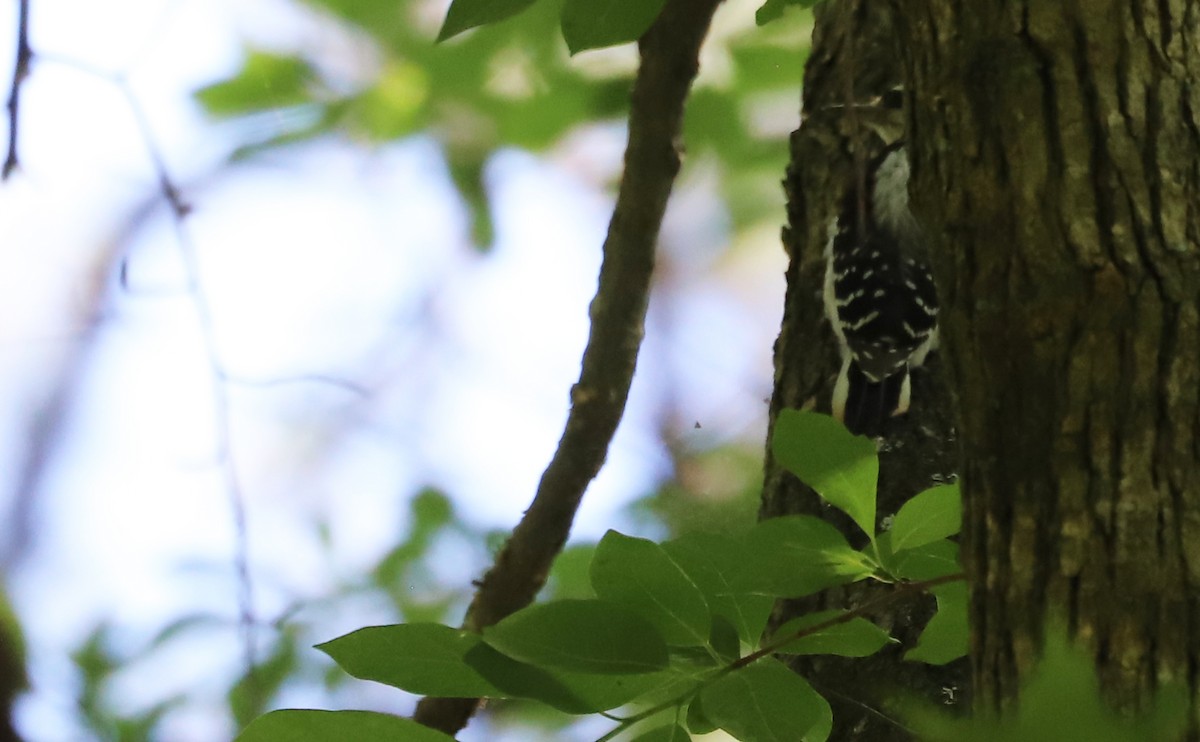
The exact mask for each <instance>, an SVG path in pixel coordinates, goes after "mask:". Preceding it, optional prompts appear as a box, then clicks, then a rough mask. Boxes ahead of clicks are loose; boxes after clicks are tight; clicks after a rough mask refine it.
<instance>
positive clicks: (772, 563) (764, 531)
mask: <svg viewBox="0 0 1200 742" xmlns="http://www.w3.org/2000/svg"><path fill="white" fill-rule="evenodd" d="M745 543H746V548H747V551H748V552H749V554H750V555H751V564H753V567H754V572H753V575H752V576H751V577H750V578H749V579H751V580H752V582H753V584H754V586H755V589H756V590H758V591H760V592H763V593H765V594H769V595H775V596H777V597H801V596H804V595H811V594H812V593H815V592H817V591H819V590H823V589H825V588H827V587H831V586H833V585H842V584H847V583H850V582H854V581H855V580H859V579H862V578H863V577H867V576H870V575H871V574H873V573H874V571H875V565H874V564H873V563H872V562H871V560H870V559H869V558H868V557H867V556H866V555H865V554H863V553H862V552H860V551H856V550H855V549H853V548H851V547H850V544H849V543H847V541H846V537H845V536H843V535H842V534H841V532H840V531H838V530H837V529H836V528H834V527H833V526H832V525H830V524H829V523H826V522H825V521H823V520H821V519H819V518H814V517H812V516H807V515H789V516H785V517H782V518H770V519H768V520H764V521H762V522H761V523H759V524H757V525H756V526H754V528H752V529H751V530H750V532H749V534H748V535H747V536H746V537H745Z"/></svg>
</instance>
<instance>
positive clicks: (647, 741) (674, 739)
mask: <svg viewBox="0 0 1200 742" xmlns="http://www.w3.org/2000/svg"><path fill="white" fill-rule="evenodd" d="M690 739H691V737H690V736H689V735H688V733H687V730H686V729H684V728H683V727H681V726H679V725H678V724H672V725H670V726H665V727H656V728H654V729H651V730H649V731H647V732H644V733H642V734H639V735H638V736H636V737H634V738H633V742H688V740H690Z"/></svg>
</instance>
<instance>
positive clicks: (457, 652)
mask: <svg viewBox="0 0 1200 742" xmlns="http://www.w3.org/2000/svg"><path fill="white" fill-rule="evenodd" d="M480 641H481V640H480V638H479V635H478V634H474V633H471V632H469V631H462V630H460V629H453V628H451V627H449V626H442V625H441V624H434V623H412V624H396V625H393V626H368V627H367V628H363V629H359V630H357V631H353V632H351V633H349V634H346V635H345V636H342V637H339V638H337V639H334V640H332V641H328V642H325V643H324V644H318V645H317V649H320V650H321V651H322V652H324V653H325V654H328V655H329V656H330V657H332V658H333V660H334V661H335V662H337V663H338V665H340V666H341V667H342V669H343V670H345V671H346V672H348V673H350V674H351V675H353V676H354V677H356V678H360V679H362V680H374V681H376V682H379V683H384V684H386V685H390V686H393V687H395V688H400V689H401V690H406V691H408V692H409V693H416V694H418V695H423V696H441V697H447V698H471V697H474V696H489V697H493V698H495V697H500V696H503V693H501V692H500V691H499V690H498V689H497V688H496V687H495V686H494V685H492V684H491V683H489V682H487V681H486V680H484V679H483V678H482V677H480V676H479V673H477V672H475V671H474V670H472V669H471V668H470V667H468V666H467V665H466V664H465V663H464V661H463V657H464V656H465V655H466V653H467V652H468V651H470V650H471V649H472V648H473V647H475V646H476V645H477V644H479V642H480Z"/></svg>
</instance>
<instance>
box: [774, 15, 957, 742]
mask: <svg viewBox="0 0 1200 742" xmlns="http://www.w3.org/2000/svg"><path fill="white" fill-rule="evenodd" d="M893 18H894V16H893V13H892V11H891V10H890V9H889V8H888V7H887V5H886V4H884V3H878V2H872V1H871V0H843V1H842V2H836V3H826V4H822V5H819V6H818V7H817V12H816V27H815V30H814V33H813V47H812V54H811V56H810V57H809V60H808V63H807V67H806V71H805V83H804V113H805V115H804V121H803V124H802V125H801V127H800V129H799V130H798V131H797V132H795V133H794V134H793V135H792V142H791V164H790V166H789V169H788V175H787V180H786V181H785V186H786V189H787V194H788V226H787V228H786V229H785V230H784V244H785V246H786V248H787V250H788V254H789V256H790V258H791V260H790V265H789V267H788V270H787V285H788V289H787V297H786V303H785V309H784V320H783V327H782V329H781V331H780V335H779V339H778V341H777V343H776V347H775V369H776V376H775V391H774V396H773V398H772V402H771V420H772V422H773V421H774V420H775V418H776V416H777V415H778V413H779V411H780V410H781V409H784V408H808V407H813V406H816V407H818V408H821V409H823V410H825V411H828V409H829V397H830V391H831V390H832V387H833V380H834V378H835V376H836V373H837V370H838V367H839V365H840V363H839V361H838V359H837V351H836V345H835V342H834V340H833V335H832V332H831V330H830V327H829V323H828V322H827V321H825V319H824V314H823V307H822V301H821V290H822V286H823V283H824V271H825V261H824V249H825V242H826V239H827V236H828V233H827V228H828V225H829V224H830V222H831V220H832V219H833V218H834V215H835V214H836V209H837V206H838V203H839V201H840V199H841V197H842V195H843V194H845V193H846V192H847V190H846V189H847V188H853V187H855V185H854V184H855V183H856V182H858V181H859V178H858V177H857V176H858V174H859V172H860V171H861V168H862V167H863V165H864V162H865V158H866V157H867V156H869V154H870V152H868V151H867V145H868V142H869V140H868V138H867V137H866V130H865V128H863V127H860V126H859V122H857V121H856V120H855V116H854V115H853V114H852V113H850V112H848V111H847V109H846V107H845V106H846V104H847V103H848V102H850V101H864V100H866V99H868V98H870V97H871V96H872V95H877V94H879V93H882V92H885V91H887V90H889V89H891V88H892V87H893V86H894V85H895V84H897V83H898V82H900V80H899V79H898V78H897V74H898V73H899V72H900V71H901V67H900V64H899V62H898V60H897V57H896V49H895V45H894V37H895V33H896V28H895V25H894V23H893ZM938 367H939V364H938V361H937V359H936V356H935V357H934V358H933V360H932V361H931V363H929V364H928V369H927V370H923V371H918V372H917V373H916V374H914V378H913V386H914V388H913V400H914V401H913V411H912V413H911V414H909V415H908V416H906V417H904V418H897V419H895V420H894V421H892V422H890V423H889V424H888V426H887V428H886V430H885V431H884V432H885V439H884V441H883V445H882V447H881V452H880V456H881V470H880V488H879V508H878V512H879V514H880V517H884V516H888V515H891V514H892V513H895V511H896V510H897V509H898V508H899V506H900V505H901V504H902V503H903V502H904V501H905V500H907V499H908V498H910V497H911V496H912V495H913V494H915V493H917V492H920V491H922V490H924V489H926V488H928V487H930V486H932V485H933V484H936V483H938V482H941V481H945V480H946V479H949V478H952V477H953V476H954V475H955V473H956V459H957V450H956V447H955V444H954V443H953V426H952V421H951V418H950V414H949V404H948V401H947V394H946V389H945V385H944V383H943V382H942V381H941V379H940V374H939V372H938V371H937V369H938ZM789 513H807V514H811V515H817V516H820V517H825V518H828V519H830V520H831V521H833V522H834V523H835V524H837V525H838V526H840V527H841V528H842V530H843V531H844V532H845V533H846V534H847V536H848V537H850V538H851V539H852V543H854V542H855V541H854V540H855V539H857V540H858V544H857V545H862V543H861V542H862V541H863V540H864V539H863V538H862V534H861V533H855V531H856V528H855V527H854V526H853V525H851V524H850V522H849V520H848V519H846V518H844V517H841V518H839V516H840V513H838V512H836V511H833V510H831V509H830V508H828V507H826V506H824V505H823V504H822V502H821V501H820V499H819V498H818V497H817V495H816V494H815V493H813V492H812V490H810V489H808V488H807V487H805V486H804V485H803V484H802V483H801V482H799V481H798V480H797V479H796V478H795V477H793V476H792V475H790V474H788V473H786V472H784V471H782V470H781V469H780V468H779V467H778V466H777V465H776V464H775V462H774V461H773V459H772V458H771V454H770V449H769V446H768V452H767V466H766V481H765V485H764V492H763V506H762V512H761V516H762V517H764V518H768V517H774V516H778V515H785V514H789ZM885 589H886V588H885ZM877 590H878V586H866V587H862V586H860V587H858V588H854V589H851V590H834V591H829V592H828V593H826V594H823V595H821V596H817V597H815V598H812V599H805V600H799V601H788V602H787V603H785V604H782V605H781V606H780V607H779V610H777V611H776V616H775V620H776V621H783V620H786V619H788V618H790V617H792V616H795V615H797V614H799V613H804V612H808V611H812V610H819V609H821V608H829V607H842V608H845V607H852V606H854V605H858V604H861V603H862V602H864V601H866V600H869V599H871V598H872V597H873V596H875V595H877V594H878V592H877ZM932 610H933V601H932V599H927V600H915V601H913V602H912V603H910V604H907V605H899V606H897V607H895V608H894V609H889V610H888V611H886V612H884V613H881V614H879V615H875V616H872V617H871V618H873V619H874V620H875V621H876V622H877V623H879V624H880V625H881V626H883V627H884V628H886V629H888V630H889V631H891V632H892V634H893V636H895V637H897V638H899V639H900V640H901V641H902V644H901V645H900V646H894V647H891V648H889V649H887V650H885V651H884V652H882V653H880V654H879V655H876V656H874V657H870V658H866V659H855V660H850V659H844V658H838V657H815V658H802V659H801V660H798V661H797V662H796V669H797V670H798V671H799V672H801V673H802V674H803V675H804V676H805V677H806V678H808V679H809V680H810V681H811V682H812V683H813V685H814V687H816V688H817V690H819V691H820V692H822V693H823V694H824V695H825V696H826V697H827V698H828V699H829V701H830V703H831V705H832V706H833V710H834V731H833V735H832V736H831V737H830V739H831V740H834V741H837V740H856V741H858V742H884V741H888V742H890V741H892V740H909V739H912V737H911V735H910V734H909V732H908V731H907V730H906V729H905V728H904V726H903V722H902V721H901V720H899V719H897V718H895V715H894V713H893V711H892V709H890V708H888V707H887V705H886V700H887V699H889V698H895V697H896V696H897V695H898V692H899V691H900V690H901V689H903V690H904V692H906V693H908V694H910V695H911V694H912V693H919V694H921V695H922V696H924V697H925V698H927V699H929V700H932V701H934V702H936V703H939V704H948V705H962V704H965V703H968V702H969V701H968V699H969V697H970V695H969V692H968V688H967V687H966V685H967V684H966V680H967V667H966V663H965V662H959V663H954V664H952V665H950V666H947V667H944V668H939V667H930V666H928V665H924V664H921V663H916V662H904V661H903V660H902V659H901V656H902V654H903V652H904V651H905V650H906V649H908V648H911V646H912V645H913V643H914V641H915V639H916V636H917V635H918V633H919V631H920V629H921V628H922V627H923V626H924V624H925V622H926V621H927V620H928V618H929V616H930V615H931V614H932Z"/></svg>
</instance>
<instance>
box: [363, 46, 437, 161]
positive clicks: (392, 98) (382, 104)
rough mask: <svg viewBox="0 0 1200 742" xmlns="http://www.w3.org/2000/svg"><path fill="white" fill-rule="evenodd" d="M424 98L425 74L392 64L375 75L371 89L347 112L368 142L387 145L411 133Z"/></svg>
mask: <svg viewBox="0 0 1200 742" xmlns="http://www.w3.org/2000/svg"><path fill="white" fill-rule="evenodd" d="M428 98H429V80H428V78H427V76H426V74H425V70H424V69H422V68H421V67H420V66H418V65H415V64H411V63H408V62H399V61H393V62H390V63H389V64H387V65H386V66H385V67H384V69H383V70H382V71H381V72H380V73H379V77H377V78H376V80H375V84H374V85H373V86H372V87H371V88H369V89H367V90H366V91H364V92H363V93H361V94H359V95H358V96H357V97H356V98H355V99H354V100H353V103H352V105H351V106H350V109H349V112H350V115H351V116H352V117H353V122H354V124H355V125H356V126H357V129H358V130H359V131H361V132H362V133H363V134H365V135H366V136H367V137H368V138H369V139H371V140H372V141H379V142H383V141H389V140H391V139H398V138H400V137H402V136H404V135H406V134H409V133H411V132H412V131H414V129H415V128H416V126H417V124H418V123H419V122H420V121H421V119H420V113H421V111H422V110H423V109H424V106H425V104H426V101H427V100H428Z"/></svg>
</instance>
